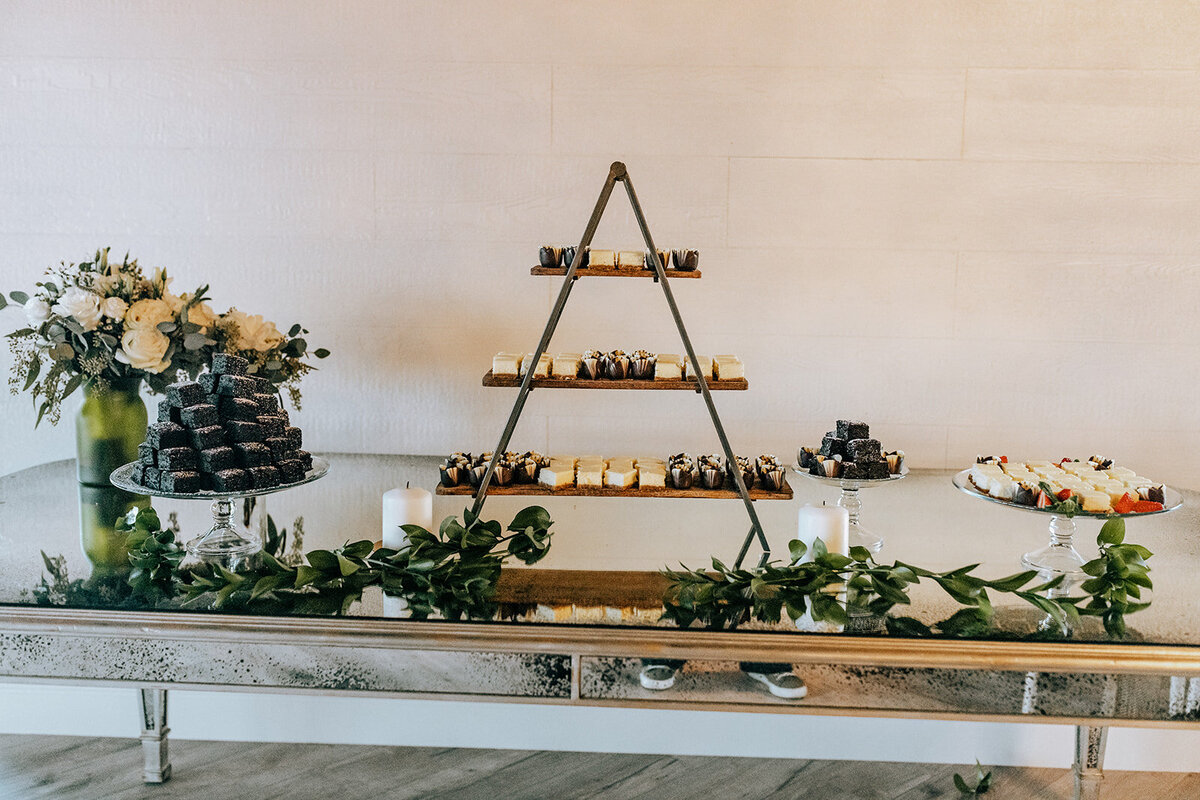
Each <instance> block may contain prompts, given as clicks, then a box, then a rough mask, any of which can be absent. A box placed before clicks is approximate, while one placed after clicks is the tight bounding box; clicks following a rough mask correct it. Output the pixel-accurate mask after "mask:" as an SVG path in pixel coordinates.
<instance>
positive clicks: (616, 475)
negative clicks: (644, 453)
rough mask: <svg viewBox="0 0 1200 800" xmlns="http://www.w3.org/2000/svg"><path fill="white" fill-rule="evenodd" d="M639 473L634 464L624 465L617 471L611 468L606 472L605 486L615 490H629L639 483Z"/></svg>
mask: <svg viewBox="0 0 1200 800" xmlns="http://www.w3.org/2000/svg"><path fill="white" fill-rule="evenodd" d="M637 477H638V473H637V470H636V469H634V468H633V464H632V463H629V464H624V465H622V466H620V467H618V468H617V469H613V468H612V467H609V468H608V469H607V470H605V471H604V485H605V486H608V487H611V488H613V489H628V488H630V487H631V486H633V485H634V483H636V482H637Z"/></svg>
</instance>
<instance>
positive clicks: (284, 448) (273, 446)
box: [263, 436, 296, 464]
mask: <svg viewBox="0 0 1200 800" xmlns="http://www.w3.org/2000/svg"><path fill="white" fill-rule="evenodd" d="M263 444H265V445H266V446H267V449H268V450H270V451H271V460H272V461H274V462H275V463H276V464H278V463H279V462H280V461H286V460H289V459H290V458H291V457H292V456H293V455H294V454H295V451H296V448H294V447H292V446H291V444H290V443H289V442H288V440H287V439H285V438H284V437H282V436H269V437H267V438H266V439H264V440H263Z"/></svg>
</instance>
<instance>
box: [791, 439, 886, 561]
mask: <svg viewBox="0 0 1200 800" xmlns="http://www.w3.org/2000/svg"><path fill="white" fill-rule="evenodd" d="M796 456H797V457H796V464H795V465H794V466H793V467H792V469H793V470H794V471H795V472H796V473H797V474H799V475H803V476H804V477H806V478H808V479H810V480H813V481H816V482H818V483H824V484H826V485H829V486H836V487H837V488H839V489H841V490H842V493H841V495H840V496H839V497H838V501H837V504H838V505H839V506H841V507H842V508H844V509H846V511H847V512H848V513H849V514H850V546H851V547H855V546H858V547H865V548H867V550H869V551H871V552H872V553H878V552H879V551H880V550H881V549H883V537H882V536H880V535H878V534H876V533H873V532H871V531H869V530H867V529H866V528H864V527H863V526H862V524H861V523H860V522H859V517H860V515H861V514H862V500H860V499H859V497H858V492H859V490H860V489H868V488H870V487H872V486H879V485H881V484H885V483H892V482H893V481H898V480H901V479H902V478H904V477H906V476H907V475H908V467H907V466H905V463H904V451H903V450H892V451H890V452H889V451H885V450H884V449H883V446H882V445H881V444H880V443H879V440H878V439H872V438H871V428H870V426H869V425H868V424H867V423H865V422H861V421H859V420H850V419H839V420H838V421H837V422H836V424H835V428H834V430H832V431H828V432H827V433H826V434H825V436H824V438H823V439H822V440H821V446H820V447H819V448H812V447H801V448H800V450H799V452H798V453H797V454H796Z"/></svg>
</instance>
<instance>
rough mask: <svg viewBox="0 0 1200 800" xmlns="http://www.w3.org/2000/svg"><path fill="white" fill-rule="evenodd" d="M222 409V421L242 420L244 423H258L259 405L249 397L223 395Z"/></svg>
mask: <svg viewBox="0 0 1200 800" xmlns="http://www.w3.org/2000/svg"><path fill="white" fill-rule="evenodd" d="M220 408H221V418H222V419H225V420H231V419H240V420H243V421H244V422H257V421H258V403H256V402H254V401H253V400H251V399H249V398H247V397H230V396H228V395H223V396H222V397H221V406H220Z"/></svg>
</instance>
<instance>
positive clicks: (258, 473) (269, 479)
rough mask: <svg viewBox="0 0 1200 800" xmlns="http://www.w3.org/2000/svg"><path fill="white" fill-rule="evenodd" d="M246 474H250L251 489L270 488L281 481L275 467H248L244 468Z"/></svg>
mask: <svg viewBox="0 0 1200 800" xmlns="http://www.w3.org/2000/svg"><path fill="white" fill-rule="evenodd" d="M246 474H247V475H249V476H250V488H252V489H270V488H272V487H275V486H278V485H279V484H280V483H281V481H280V479H279V470H278V469H276V468H275V467H266V466H264V467H250V468H249V469H247V470H246Z"/></svg>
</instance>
